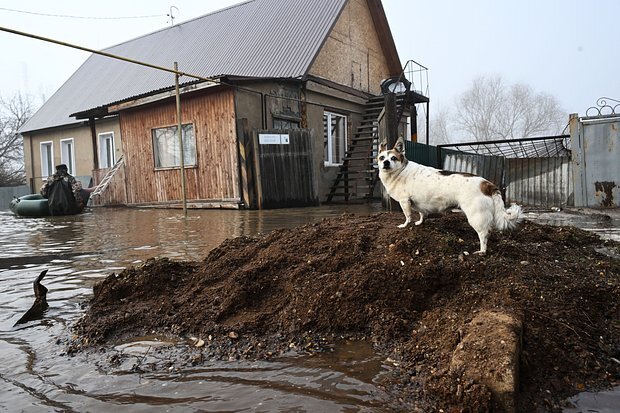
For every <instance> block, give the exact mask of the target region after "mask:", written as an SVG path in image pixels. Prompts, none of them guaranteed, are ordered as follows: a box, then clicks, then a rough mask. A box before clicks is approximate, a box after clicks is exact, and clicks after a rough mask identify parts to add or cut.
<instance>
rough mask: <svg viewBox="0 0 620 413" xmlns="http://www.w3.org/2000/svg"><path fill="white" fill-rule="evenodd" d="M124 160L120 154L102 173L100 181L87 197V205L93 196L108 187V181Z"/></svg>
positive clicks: (99, 194) (98, 194)
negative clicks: (103, 173) (111, 165)
mask: <svg viewBox="0 0 620 413" xmlns="http://www.w3.org/2000/svg"><path fill="white" fill-rule="evenodd" d="M124 162H125V161H124V159H123V157H122V156H121V157H120V158H119V159H118V161H117V162H116V163H115V164H114V166H113V167H112V168H110V170H109V171H108V172H106V174H105V175H104V177H103V179H102V180H101V182H99V184H98V185H97V186H96V187H95V189H94V190H93V192H91V193H90V197H89V198H88V203H87V206H90V205H91V203H92V200H93V198H94V197H95V196H101V194H102V193H103V191H105V190H106V188H107V187H108V185H110V181H111V180H112V178H113V177H114V174H116V171H118V170H119V169H120V167H121V166H122V165H123V163H124Z"/></svg>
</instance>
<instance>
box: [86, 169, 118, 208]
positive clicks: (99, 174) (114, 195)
mask: <svg viewBox="0 0 620 413" xmlns="http://www.w3.org/2000/svg"><path fill="white" fill-rule="evenodd" d="M109 170H110V168H104V169H94V170H93V185H95V186H96V185H98V184H99V182H101V180H102V179H103V177H104V176H105V174H106V173H107V172H108V171H109ZM125 189H126V188H125V166H124V165H123V166H121V167H120V169H118V170H117V171H116V173H115V174H114V176H113V177H112V179H111V180H110V183H109V184H108V186H107V188H106V189H105V191H103V193H102V194H101V195H99V196H95V197H93V199H92V201H91V205H92V206H102V205H105V206H118V205H126V204H127V193H126V192H125Z"/></svg>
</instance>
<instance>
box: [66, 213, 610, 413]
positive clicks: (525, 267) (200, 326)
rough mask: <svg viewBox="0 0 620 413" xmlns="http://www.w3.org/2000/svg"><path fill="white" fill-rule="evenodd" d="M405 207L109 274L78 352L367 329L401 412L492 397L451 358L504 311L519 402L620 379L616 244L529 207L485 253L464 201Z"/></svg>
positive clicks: (243, 350) (355, 334)
mask: <svg viewBox="0 0 620 413" xmlns="http://www.w3.org/2000/svg"><path fill="white" fill-rule="evenodd" d="M402 220H403V217H402V214H397V213H378V214H373V215H370V216H356V215H343V216H341V217H339V218H337V219H325V220H323V221H322V222H320V223H317V224H309V225H305V226H301V227H298V228H296V229H291V230H276V231H273V232H271V233H269V234H267V235H264V236H259V237H255V238H250V237H240V238H235V239H231V240H227V241H225V242H224V243H223V244H221V245H220V246H219V247H218V248H216V249H214V250H212V251H211V252H210V253H209V254H208V255H207V257H206V258H205V259H204V260H203V261H202V262H174V261H170V260H166V259H154V260H149V261H147V262H146V263H145V264H144V265H142V266H140V267H135V268H128V269H126V270H124V271H123V272H122V273H120V274H111V275H110V276H109V277H107V278H106V279H105V280H103V281H101V282H100V283H98V284H97V285H96V286H95V288H94V297H93V298H92V301H91V302H90V305H89V308H88V309H87V312H86V314H85V316H84V317H83V318H82V319H80V321H79V322H78V323H77V324H76V326H75V332H76V335H77V337H78V338H77V339H76V340H74V341H73V342H72V344H71V346H70V351H77V350H80V349H82V348H85V347H88V346H91V345H93V344H105V343H107V344H109V343H112V342H113V341H114V340H117V339H121V338H127V337H131V336H140V335H145V334H152V333H157V334H164V335H171V336H182V337H189V336H194V337H198V338H201V339H202V340H204V342H205V345H204V346H203V347H200V348H199V350H200V351H199V355H197V356H193V358H192V360H191V362H193V363H200V362H201V361H202V360H203V359H211V358H214V357H217V358H221V359H227V360H235V359H242V358H253V359H261V358H269V357H273V356H276V355H280V354H282V353H284V352H286V351H290V350H294V351H297V352H303V351H307V352H313V351H321V350H322V349H324V348H325V346H326V345H328V344H330V343H333V342H334V340H337V339H338V338H340V337H347V338H357V339H367V340H372V342H373V343H374V344H375V347H376V348H377V350H378V351H381V352H383V353H384V354H385V355H386V357H389V358H390V359H391V360H392V361H393V363H392V365H393V371H392V372H391V374H389V375H388V376H389V379H388V380H386V381H385V383H383V386H384V387H385V389H386V390H387V391H388V393H389V394H390V395H393V397H394V400H393V403H392V408H393V409H394V410H403V411H415V409H420V411H436V410H438V409H440V408H442V409H444V411H491V410H492V409H493V402H492V400H491V396H490V393H489V390H488V389H487V388H486V387H485V386H484V385H482V384H480V383H476V382H475V381H472V380H470V379H467V378H466V377H461V376H459V374H458V372H454V371H452V370H450V368H449V366H450V362H451V359H452V355H453V353H454V351H455V349H456V348H457V346H458V344H459V342H460V341H461V339H462V331H463V328H464V326H466V325H467V324H468V323H469V322H470V321H471V320H472V319H474V318H475V317H476V315H477V314H479V313H480V312H482V311H486V310H492V311H501V312H503V313H507V314H511V315H514V316H515V317H516V318H518V319H520V320H521V321H522V323H523V333H522V334H523V335H522V351H521V354H520V365H519V370H520V377H519V383H520V386H519V395H518V410H519V411H523V412H532V411H537V410H542V411H558V410H559V409H560V404H559V403H560V401H561V400H562V399H564V398H565V397H567V396H569V395H571V394H574V393H577V392H579V391H583V390H584V389H597V388H602V387H608V386H609V385H610V384H613V383H614V382H617V381H618V380H619V378H620V364H619V363H618V360H619V359H620V304H619V303H620V260H619V259H618V258H613V257H612V256H611V255H614V254H616V255H615V257H617V256H618V255H617V254H618V253H619V252H620V248H619V247H618V244H617V243H613V242H610V241H607V242H604V241H602V240H600V239H599V238H598V237H597V236H596V235H592V234H589V233H586V232H584V231H581V230H579V229H576V228H572V227H552V226H545V225H539V224H535V223H532V222H528V221H526V222H524V223H523V224H522V225H521V228H520V229H519V230H518V231H516V232H513V233H506V234H494V235H492V236H491V238H490V240H489V251H488V252H487V255H486V256H478V255H474V254H468V253H467V251H469V252H474V251H476V250H477V249H478V238H477V235H476V233H475V232H474V231H473V229H471V227H469V225H468V224H467V222H466V220H465V217H464V216H463V215H462V214H459V213H451V214H445V215H444V216H443V217H441V218H437V219H429V220H427V221H426V222H425V223H424V224H423V225H422V226H420V227H413V226H412V227H409V228H406V229H398V228H396V226H397V225H398V224H400V223H402ZM602 247H604V248H606V249H607V250H611V251H612V252H613V253H612V254H611V255H610V254H603V253H601V252H598V251H600V248H602ZM201 345H202V343H201Z"/></svg>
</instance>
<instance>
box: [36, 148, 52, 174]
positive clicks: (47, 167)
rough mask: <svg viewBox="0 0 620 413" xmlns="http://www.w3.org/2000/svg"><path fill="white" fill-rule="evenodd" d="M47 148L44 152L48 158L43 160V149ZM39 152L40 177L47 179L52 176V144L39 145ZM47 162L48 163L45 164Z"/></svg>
mask: <svg viewBox="0 0 620 413" xmlns="http://www.w3.org/2000/svg"><path fill="white" fill-rule="evenodd" d="M44 147H45V148H49V150H46V151H45V152H46V153H47V154H49V158H44V156H43V155H44V153H43V148H44ZM39 152H40V154H41V177H42V178H47V177H48V176H51V175H53V174H54V166H55V165H54V142H53V141H45V142H41V143H40V144H39ZM47 161H49V163H48V162H47Z"/></svg>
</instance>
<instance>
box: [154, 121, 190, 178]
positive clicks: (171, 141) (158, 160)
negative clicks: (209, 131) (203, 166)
mask: <svg viewBox="0 0 620 413" xmlns="http://www.w3.org/2000/svg"><path fill="white" fill-rule="evenodd" d="M152 133H153V155H154V157H155V168H173V167H178V166H180V165H181V150H180V147H179V138H178V136H177V126H170V127H167V128H158V129H153V131H152ZM182 140H183V152H184V164H185V166H195V165H196V138H195V136H194V125H192V124H186V125H183V126H182Z"/></svg>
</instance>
